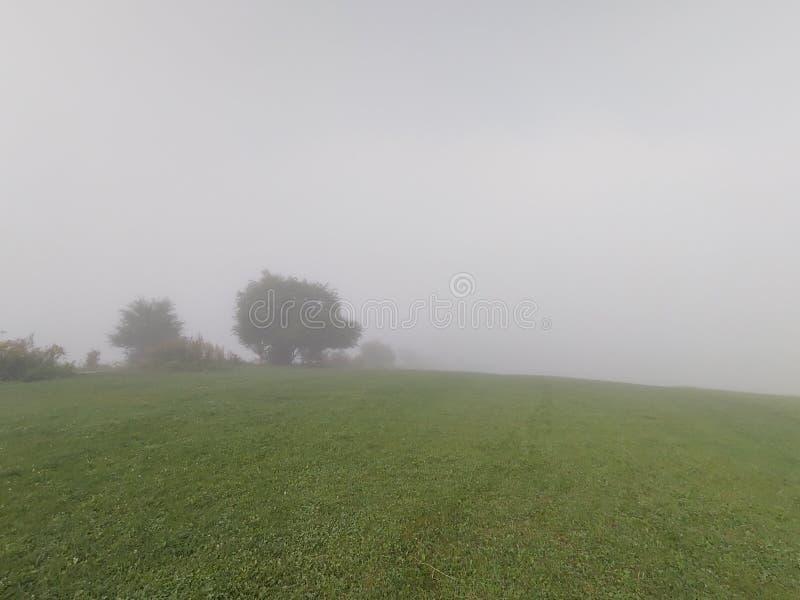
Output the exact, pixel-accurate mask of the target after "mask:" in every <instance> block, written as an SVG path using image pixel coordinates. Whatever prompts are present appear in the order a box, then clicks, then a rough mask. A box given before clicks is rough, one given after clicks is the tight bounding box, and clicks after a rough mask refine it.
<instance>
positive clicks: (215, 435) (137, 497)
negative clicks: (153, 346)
mask: <svg viewBox="0 0 800 600" xmlns="http://www.w3.org/2000/svg"><path fill="white" fill-rule="evenodd" d="M0 485H1V486H2V487H1V488H0V597H3V598H6V597H8V598H15V597H23V598H28V597H36V598H57V597H58V598H61V597H64V598H143V599H144V598H147V599H153V598H239V597H243V598H250V597H291V598H311V597H325V598H342V597H365V598H375V597H396V598H418V597H419V598H539V597H541V598H770V599H772V598H791V599H797V598H800V399H798V398H781V397H769V396H754V395H746V394H734V393H723V392H713V391H705V390H694V389H675V388H673V389H668V388H652V387H642V386H633V385H622V384H610V383H600V382H589V381H575V380H563V379H549V378H534V377H500V376H490V375H472V374H454V373H415V372H402V371H397V372H356V371H332V370H307V369H259V368H242V369H239V370H235V371H229V372H222V373H201V374H191V375H189V374H182V375H138V376H137V375H120V374H107V375H85V376H80V377H76V378H73V379H68V380H59V381H51V382H46V383H36V384H19V385H17V384H3V385H0Z"/></svg>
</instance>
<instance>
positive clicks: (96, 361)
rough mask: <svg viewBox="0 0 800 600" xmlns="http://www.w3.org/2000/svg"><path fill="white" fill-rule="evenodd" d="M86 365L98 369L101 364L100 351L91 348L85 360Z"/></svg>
mask: <svg viewBox="0 0 800 600" xmlns="http://www.w3.org/2000/svg"><path fill="white" fill-rule="evenodd" d="M84 366H85V367H86V368H87V369H97V368H98V367H99V366H100V351H99V350H89V352H87V353H86V360H85V361H84Z"/></svg>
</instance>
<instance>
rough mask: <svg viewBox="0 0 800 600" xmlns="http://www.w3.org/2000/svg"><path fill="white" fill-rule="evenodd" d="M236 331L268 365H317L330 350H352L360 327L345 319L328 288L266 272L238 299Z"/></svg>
mask: <svg viewBox="0 0 800 600" xmlns="http://www.w3.org/2000/svg"><path fill="white" fill-rule="evenodd" d="M235 321H236V322H235V325H234V328H233V331H234V333H236V335H237V336H239V341H241V343H242V345H244V346H245V347H247V348H249V349H250V350H252V351H253V352H255V353H256V354H257V355H258V356H259V358H260V359H261V360H262V361H264V362H269V363H270V364H273V365H290V364H292V363H293V362H294V361H295V359H296V358H297V357H298V356H299V357H300V358H301V359H302V360H303V362H306V363H317V362H319V361H321V360H322V355H323V352H324V351H325V350H328V349H337V348H352V347H353V346H355V345H356V344H357V343H358V339H359V338H360V337H361V326H360V325H359V324H358V323H355V322H353V321H352V320H350V319H348V318H346V317H345V315H344V314H343V311H342V307H341V300H340V298H339V295H338V294H337V293H336V291H335V290H333V289H331V288H330V287H328V285H327V284H321V283H314V282H310V281H306V280H305V279H297V278H296V277H284V276H281V275H276V274H273V273H270V272H269V271H264V272H263V273H262V275H261V278H260V279H258V280H257V281H251V282H250V283H248V284H247V286H246V287H245V288H244V289H242V290H241V291H239V293H238V294H237V296H236V314H235Z"/></svg>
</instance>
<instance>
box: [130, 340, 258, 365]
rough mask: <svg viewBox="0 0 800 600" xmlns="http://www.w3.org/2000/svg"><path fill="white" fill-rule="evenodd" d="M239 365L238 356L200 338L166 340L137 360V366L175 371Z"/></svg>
mask: <svg viewBox="0 0 800 600" xmlns="http://www.w3.org/2000/svg"><path fill="white" fill-rule="evenodd" d="M241 363H242V359H241V358H240V357H239V356H238V355H236V354H234V353H233V352H228V351H226V350H225V348H223V347H222V346H218V345H216V344H212V343H211V342H207V341H205V340H204V339H203V337H202V336H199V337H196V338H190V337H178V338H174V339H171V340H167V341H165V342H162V343H161V344H159V345H158V346H156V347H155V348H150V349H148V350H147V351H145V352H144V353H143V354H142V355H141V356H140V359H139V365H140V366H143V367H150V368H165V369H170V370H176V371H193V370H203V369H210V368H215V367H224V366H229V365H238V364H241Z"/></svg>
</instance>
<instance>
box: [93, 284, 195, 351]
mask: <svg viewBox="0 0 800 600" xmlns="http://www.w3.org/2000/svg"><path fill="white" fill-rule="evenodd" d="M182 331H183V322H182V321H181V320H180V319H179V318H178V316H177V314H176V313H175V306H174V305H173V304H172V301H171V300H170V299H169V298H160V299H156V298H154V299H151V300H147V299H145V298H137V299H136V300H134V301H133V302H131V303H130V304H129V305H128V306H126V307H125V308H123V309H122V310H121V311H120V322H119V325H117V330H116V331H115V332H114V333H113V334H111V336H109V339H110V340H111V343H112V344H113V345H114V346H116V347H118V348H122V349H123V350H125V353H126V354H127V356H128V359H129V360H131V361H132V362H136V361H137V360H139V359H140V358H141V357H143V356H144V355H145V354H146V353H147V352H148V351H152V350H153V349H155V348H157V347H159V346H160V345H162V344H164V343H165V342H169V341H172V340H175V339H177V338H179V337H180V335H181V332H182Z"/></svg>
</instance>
